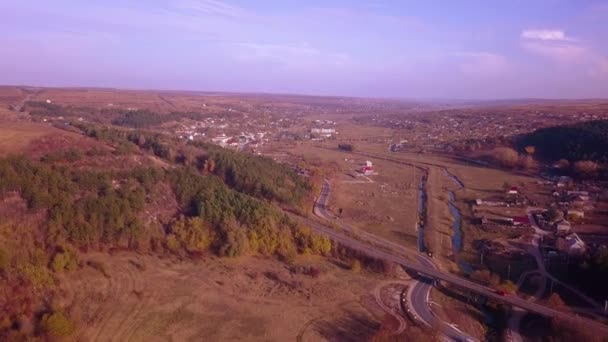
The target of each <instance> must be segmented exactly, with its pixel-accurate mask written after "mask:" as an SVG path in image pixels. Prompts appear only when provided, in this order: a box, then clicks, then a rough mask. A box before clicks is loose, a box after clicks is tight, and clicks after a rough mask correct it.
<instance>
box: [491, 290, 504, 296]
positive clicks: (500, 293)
mask: <svg viewBox="0 0 608 342" xmlns="http://www.w3.org/2000/svg"><path fill="white" fill-rule="evenodd" d="M494 293H496V294H497V295H501V296H504V295H505V294H506V293H505V291H503V290H494Z"/></svg>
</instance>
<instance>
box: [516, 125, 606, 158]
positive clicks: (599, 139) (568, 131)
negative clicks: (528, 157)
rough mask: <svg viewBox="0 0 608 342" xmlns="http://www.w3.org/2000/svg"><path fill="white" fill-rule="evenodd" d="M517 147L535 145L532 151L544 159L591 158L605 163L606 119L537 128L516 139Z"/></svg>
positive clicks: (522, 147)
mask: <svg viewBox="0 0 608 342" xmlns="http://www.w3.org/2000/svg"><path fill="white" fill-rule="evenodd" d="M516 144H517V146H518V148H519V149H521V150H523V149H524V148H525V147H526V146H534V147H535V148H536V153H535V155H536V156H537V157H538V158H541V159H544V160H547V161H557V160H560V159H566V160H568V161H570V162H573V161H578V160H592V161H596V162H601V163H608V120H597V121H588V122H581V123H578V124H574V125H568V126H556V127H548V128H542V129H538V130H536V131H534V132H532V133H529V134H526V135H523V136H520V137H518V138H517V139H516Z"/></svg>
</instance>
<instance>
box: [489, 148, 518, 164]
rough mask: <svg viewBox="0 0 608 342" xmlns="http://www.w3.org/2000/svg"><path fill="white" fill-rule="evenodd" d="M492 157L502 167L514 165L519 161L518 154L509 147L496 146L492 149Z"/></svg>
mask: <svg viewBox="0 0 608 342" xmlns="http://www.w3.org/2000/svg"><path fill="white" fill-rule="evenodd" d="M492 157H493V158H494V160H496V162H498V163H499V164H500V165H502V166H504V167H515V166H517V164H518V163H519V154H518V153H517V151H515V150H514V149H512V148H509V147H497V148H495V149H494V150H493V151H492Z"/></svg>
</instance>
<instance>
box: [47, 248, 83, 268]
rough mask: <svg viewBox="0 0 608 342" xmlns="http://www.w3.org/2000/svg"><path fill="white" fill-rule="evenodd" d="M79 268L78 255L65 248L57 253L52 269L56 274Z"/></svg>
mask: <svg viewBox="0 0 608 342" xmlns="http://www.w3.org/2000/svg"><path fill="white" fill-rule="evenodd" d="M77 267H78V253H77V252H76V251H75V250H73V249H72V248H64V249H63V251H60V252H57V253H55V256H54V257H53V261H52V262H51V268H52V269H53V271H55V272H63V271H73V270H75V269H76V268H77Z"/></svg>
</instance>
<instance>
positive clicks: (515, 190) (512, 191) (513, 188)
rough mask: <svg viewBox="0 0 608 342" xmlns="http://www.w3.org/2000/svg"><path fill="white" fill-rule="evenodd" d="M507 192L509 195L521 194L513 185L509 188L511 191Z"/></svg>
mask: <svg viewBox="0 0 608 342" xmlns="http://www.w3.org/2000/svg"><path fill="white" fill-rule="evenodd" d="M507 194H508V195H517V194H519V190H518V189H517V188H516V187H514V186H512V187H511V189H509V191H507Z"/></svg>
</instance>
